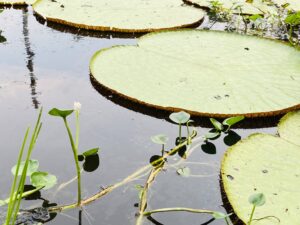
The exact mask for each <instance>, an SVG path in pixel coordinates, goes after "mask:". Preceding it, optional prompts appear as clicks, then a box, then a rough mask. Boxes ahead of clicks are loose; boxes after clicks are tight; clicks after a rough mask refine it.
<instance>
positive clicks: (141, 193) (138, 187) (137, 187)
mask: <svg viewBox="0 0 300 225" xmlns="http://www.w3.org/2000/svg"><path fill="white" fill-rule="evenodd" d="M134 187H135V189H136V190H137V191H138V195H139V200H141V199H142V195H143V191H144V186H143V185H140V184H137V185H135V186H134Z"/></svg>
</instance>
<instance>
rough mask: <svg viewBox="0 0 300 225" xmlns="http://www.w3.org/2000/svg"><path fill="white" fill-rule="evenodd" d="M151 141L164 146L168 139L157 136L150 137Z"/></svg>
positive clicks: (164, 136)
mask: <svg viewBox="0 0 300 225" xmlns="http://www.w3.org/2000/svg"><path fill="white" fill-rule="evenodd" d="M151 140H152V141H153V142H154V143H156V144H161V145H165V144H167V141H168V140H169V138H168V137H167V136H166V135H164V134H158V135H155V136H152V137H151Z"/></svg>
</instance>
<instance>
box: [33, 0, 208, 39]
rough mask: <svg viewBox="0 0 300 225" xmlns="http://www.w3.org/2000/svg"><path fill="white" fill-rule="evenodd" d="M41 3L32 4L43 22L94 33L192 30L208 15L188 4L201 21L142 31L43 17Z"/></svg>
mask: <svg viewBox="0 0 300 225" xmlns="http://www.w3.org/2000/svg"><path fill="white" fill-rule="evenodd" d="M41 1H43V0H36V1H35V2H34V3H33V4H32V7H33V11H34V13H35V15H36V16H37V17H39V18H42V19H43V20H46V21H49V22H53V23H57V24H62V25H65V26H69V27H73V28H80V29H84V30H94V31H108V32H119V33H148V32H154V31H170V30H177V29H181V28H192V27H197V26H199V25H200V24H201V23H202V22H203V20H204V17H205V15H206V12H205V11H204V10H203V9H200V8H197V7H194V6H191V5H190V4H186V6H187V7H191V8H194V9H196V10H200V11H202V14H203V15H202V16H201V17H199V19H197V20H195V21H193V22H190V23H186V24H181V25H177V26H172V27H165V28H142V29H121V28H118V27H113V26H111V27H108V26H94V25H88V24H81V23H75V22H71V21H67V20H64V19H59V18H55V17H47V16H43V15H42V14H40V13H39V12H37V10H35V8H34V7H35V6H36V5H37V4H39V3H40V2H41ZM182 4H185V3H184V2H183V1H182Z"/></svg>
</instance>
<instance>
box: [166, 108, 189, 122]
mask: <svg viewBox="0 0 300 225" xmlns="http://www.w3.org/2000/svg"><path fill="white" fill-rule="evenodd" d="M190 117H191V115H190V114H188V113H186V112H184V111H180V112H177V113H172V114H171V115H170V116H169V118H170V120H172V121H173V122H174V123H178V124H184V123H187V122H188V121H189V119H190Z"/></svg>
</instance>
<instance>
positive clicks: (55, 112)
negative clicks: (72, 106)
mask: <svg viewBox="0 0 300 225" xmlns="http://www.w3.org/2000/svg"><path fill="white" fill-rule="evenodd" d="M73 112H74V110H60V109H57V108H53V109H51V110H50V111H49V115H51V116H59V117H62V118H66V117H67V116H69V115H71V114H72V113H73Z"/></svg>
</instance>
